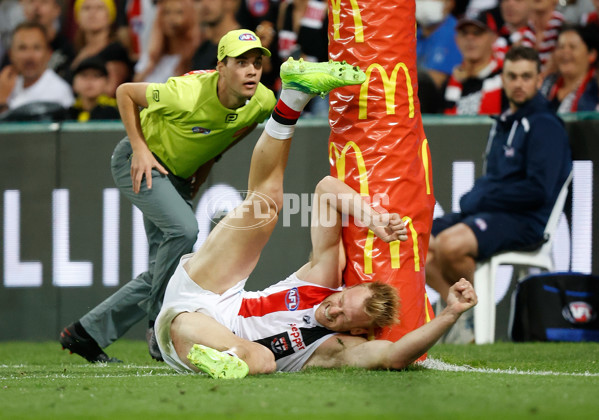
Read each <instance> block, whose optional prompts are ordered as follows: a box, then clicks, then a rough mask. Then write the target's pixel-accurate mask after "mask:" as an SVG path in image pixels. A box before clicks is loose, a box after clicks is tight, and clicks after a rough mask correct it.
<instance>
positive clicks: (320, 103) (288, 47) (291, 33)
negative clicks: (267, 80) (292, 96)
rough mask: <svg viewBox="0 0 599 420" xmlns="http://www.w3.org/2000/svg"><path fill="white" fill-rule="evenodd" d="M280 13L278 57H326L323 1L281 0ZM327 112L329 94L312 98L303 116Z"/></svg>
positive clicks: (326, 24)
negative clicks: (290, 0)
mask: <svg viewBox="0 0 599 420" xmlns="http://www.w3.org/2000/svg"><path fill="white" fill-rule="evenodd" d="M280 13H281V16H280V19H279V22H280V23H281V26H280V27H279V31H278V32H279V41H280V45H279V54H281V59H284V60H286V59H287V58H289V57H293V58H294V59H296V60H297V59H299V58H303V59H304V60H306V61H310V62H323V61H327V60H328V59H329V52H328V15H327V2H326V1H323V0H294V1H293V2H288V3H283V4H282V5H281V8H280ZM277 73H278V72H277ZM328 113H329V99H328V95H327V96H326V97H325V98H320V97H319V98H314V99H313V100H312V101H310V103H309V104H308V107H307V109H306V115H313V116H321V117H326V116H328Z"/></svg>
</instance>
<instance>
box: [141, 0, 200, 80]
mask: <svg viewBox="0 0 599 420" xmlns="http://www.w3.org/2000/svg"><path fill="white" fill-rule="evenodd" d="M196 18H197V15H196V13H195V10H194V6H193V2H192V0H160V2H159V3H158V10H157V14H156V20H155V21H154V30H153V31H152V35H151V37H150V44H149V48H148V50H147V51H143V52H142V54H141V58H140V60H139V61H138V62H137V64H136V66H135V76H134V78H133V81H134V82H156V83H164V82H166V81H167V79H168V78H169V77H171V76H181V75H183V74H185V73H187V72H188V71H189V70H191V58H192V56H193V54H194V52H195V50H196V49H197V47H198V45H199V42H200V27H199V25H198V23H197V22H196Z"/></svg>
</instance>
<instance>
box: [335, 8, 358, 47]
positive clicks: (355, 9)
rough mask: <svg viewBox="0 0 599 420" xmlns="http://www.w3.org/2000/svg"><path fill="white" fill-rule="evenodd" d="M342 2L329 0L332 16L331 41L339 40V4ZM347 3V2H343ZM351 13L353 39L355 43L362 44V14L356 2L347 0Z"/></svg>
mask: <svg viewBox="0 0 599 420" xmlns="http://www.w3.org/2000/svg"><path fill="white" fill-rule="evenodd" d="M342 1H344V0H331V6H332V14H333V39H334V40H338V39H339V38H340V35H339V28H340V27H341V2H342ZM345 1H347V0H345ZM349 2H350V4H351V11H352V14H353V16H354V39H355V41H356V43H362V42H364V24H363V23H362V14H361V13H360V6H358V2H357V0H349Z"/></svg>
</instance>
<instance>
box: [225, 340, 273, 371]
mask: <svg viewBox="0 0 599 420" xmlns="http://www.w3.org/2000/svg"><path fill="white" fill-rule="evenodd" d="M231 350H232V351H233V352H235V354H237V356H238V357H240V358H241V359H243V360H244V361H245V362H246V363H247V364H248V366H249V368H250V374H253V375H257V374H261V373H272V372H275V371H276V369H277V364H276V363H275V357H274V355H273V354H272V352H271V351H270V350H268V349H267V348H266V347H264V346H263V345H261V344H257V343H244V344H239V345H237V346H235V347H234V348H232V349H231Z"/></svg>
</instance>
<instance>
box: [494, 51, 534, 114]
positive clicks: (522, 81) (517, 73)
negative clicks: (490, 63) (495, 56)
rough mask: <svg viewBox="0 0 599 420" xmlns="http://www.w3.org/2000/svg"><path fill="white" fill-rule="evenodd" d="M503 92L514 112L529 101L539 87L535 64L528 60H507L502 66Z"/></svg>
mask: <svg viewBox="0 0 599 420" xmlns="http://www.w3.org/2000/svg"><path fill="white" fill-rule="evenodd" d="M501 78H502V80H503V90H504V91H505V96H507V99H508V100H509V102H510V108H511V109H512V110H516V109H518V108H520V107H521V106H522V105H524V103H526V102H527V101H529V100H531V99H532V98H533V97H534V96H535V95H536V94H537V91H538V90H539V88H540V87H541V82H542V79H541V75H540V74H539V72H538V70H537V63H535V62H534V61H530V60H517V61H511V60H507V61H506V62H505V63H504V64H503V73H502V75H501Z"/></svg>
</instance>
